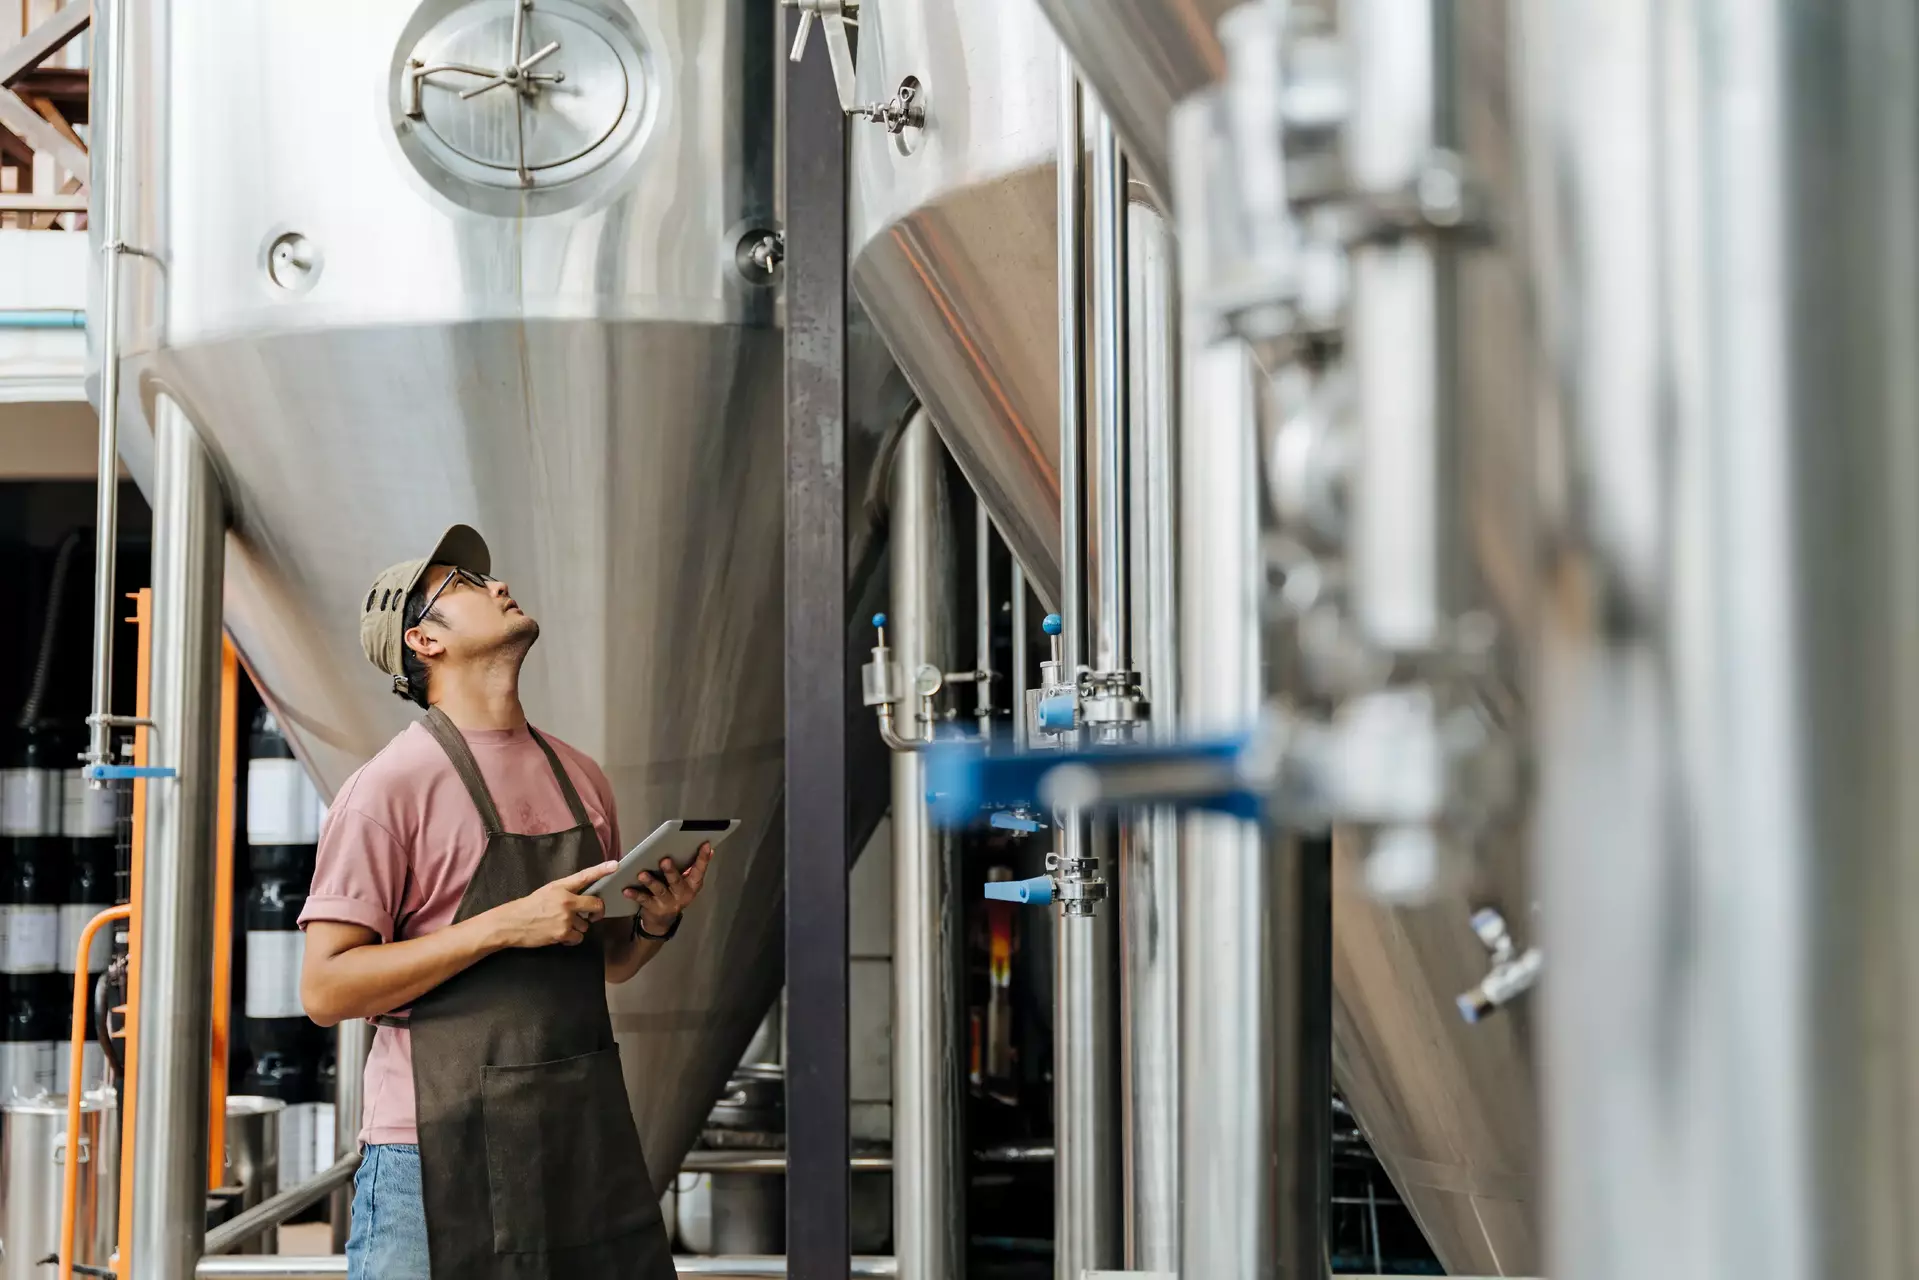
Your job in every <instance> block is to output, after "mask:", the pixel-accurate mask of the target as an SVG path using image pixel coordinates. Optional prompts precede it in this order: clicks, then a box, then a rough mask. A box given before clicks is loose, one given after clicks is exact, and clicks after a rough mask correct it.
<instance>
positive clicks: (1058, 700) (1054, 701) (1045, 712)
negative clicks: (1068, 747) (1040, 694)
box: [1039, 693, 1079, 733]
mask: <svg viewBox="0 0 1919 1280" xmlns="http://www.w3.org/2000/svg"><path fill="white" fill-rule="evenodd" d="M1039 727H1040V732H1042V733H1070V732H1072V731H1073V730H1074V729H1076V728H1078V727H1079V699H1078V698H1077V697H1076V696H1074V695H1073V694H1070V693H1057V694H1054V695H1053V696H1052V697H1050V698H1042V699H1040V704H1039Z"/></svg>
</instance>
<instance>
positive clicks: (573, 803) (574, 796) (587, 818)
mask: <svg viewBox="0 0 1919 1280" xmlns="http://www.w3.org/2000/svg"><path fill="white" fill-rule="evenodd" d="M526 731H527V732H528V733H530V734H532V735H533V741H535V742H537V743H539V744H540V750H542V751H544V752H546V762H547V763H548V764H550V765H552V766H553V777H554V778H555V779H556V780H557V781H558V782H559V784H560V794H561V795H563V796H565V797H566V807H567V808H569V809H571V810H572V811H573V821H574V822H576V823H578V824H579V825H580V826H582V827H585V828H586V829H587V830H588V831H593V818H592V815H591V814H589V813H587V811H586V805H585V804H584V803H582V802H581V800H580V793H579V792H578V791H577V790H576V789H575V788H574V786H573V779H572V778H571V777H569V776H567V772H566V766H565V765H563V764H561V763H560V757H559V755H558V754H556V753H555V752H554V750H553V748H552V746H550V745H549V744H548V743H547V740H546V739H545V738H542V737H541V736H540V731H539V730H538V729H535V728H534V727H533V726H532V725H528V726H527V727H526ZM599 838H600V836H599V832H597V831H593V840H594V843H596V844H597V843H599ZM603 852H604V851H603Z"/></svg>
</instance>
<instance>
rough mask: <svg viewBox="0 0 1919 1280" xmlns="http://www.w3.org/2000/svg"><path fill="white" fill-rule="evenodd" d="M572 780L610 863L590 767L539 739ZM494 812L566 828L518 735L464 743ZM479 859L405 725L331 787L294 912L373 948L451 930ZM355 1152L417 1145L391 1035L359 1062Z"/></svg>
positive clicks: (460, 812) (613, 824)
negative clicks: (306, 883)
mask: <svg viewBox="0 0 1919 1280" xmlns="http://www.w3.org/2000/svg"><path fill="white" fill-rule="evenodd" d="M541 736H543V737H544V738H546V740H547V742H548V743H549V744H550V745H551V746H552V747H553V750H554V752H555V753H557V754H558V755H559V757H560V760H561V762H562V763H563V764H564V765H565V766H566V771H567V774H568V776H569V777H571V778H572V779H573V786H574V789H575V790H577V791H578V792H579V793H580V800H581V802H582V803H584V804H585V805H586V810H587V814H588V815H589V816H590V817H591V818H592V819H593V828H594V830H595V831H597V832H598V833H599V836H600V846H601V848H603V849H606V850H612V851H615V852H611V853H609V854H608V856H609V857H617V856H618V853H617V850H618V849H619V847H620V840H619V836H620V828H619V818H618V816H617V815H616V814H615V812H614V808H613V789H612V788H611V787H609V786H608V785H607V782H606V775H605V774H604V773H601V772H600V767H599V766H598V765H596V764H594V763H593V761H592V760H590V759H588V758H587V757H586V756H585V755H583V754H582V753H580V752H579V751H576V750H574V749H573V748H572V747H569V746H568V745H567V744H566V743H564V742H561V741H560V740H559V739H558V738H555V737H554V736H553V735H552V734H543V735H541ZM466 741H467V745H468V746H469V747H470V748H472V751H473V758H474V759H475V760H476V761H478V762H479V766H480V774H481V776H482V777H484V778H485V779H486V786H487V790H488V791H490V792H492V794H493V804H494V807H495V808H497V809H498V810H499V811H500V821H501V823H502V824H503V825H504V826H505V827H506V829H507V830H508V831H513V832H519V833H521V834H525V835H540V834H544V833H546V832H550V831H565V830H567V829H568V828H570V827H571V826H573V815H572V813H571V812H570V811H569V810H568V809H567V807H566V797H565V796H564V795H562V794H561V792H560V784H559V781H558V779H556V778H555V777H554V776H553V770H552V768H551V767H550V766H549V765H548V764H547V762H546V754H545V753H544V752H542V751H541V750H540V746H539V744H538V743H537V742H535V741H533V736H532V735H531V734H529V733H528V732H527V731H526V730H525V729H497V730H482V731H476V732H472V733H468V734H467V735H466ZM485 851H486V829H485V827H484V826H483V825H482V824H481V822H480V812H479V810H478V809H476V808H475V807H474V805H473V799H472V797H471V796H469V795H467V792H466V787H465V786H464V785H462V783H461V782H460V776H459V774H457V773H455V772H454V771H453V762H452V761H450V760H448V759H447V755H446V751H445V749H443V748H442V747H441V746H440V744H439V743H438V742H437V741H435V740H434V737H433V735H432V734H431V733H429V732H427V729H426V726H425V725H422V724H419V723H415V724H411V725H408V726H407V727H406V729H404V730H403V731H402V732H401V733H400V734H399V736H398V737H396V738H394V739H393V741H392V742H389V743H388V744H387V745H386V749H385V750H383V751H381V752H380V754H379V755H377V756H375V757H373V759H371V760H369V761H367V762H366V764H365V765H364V766H363V767H362V768H361V769H360V771H359V772H358V773H355V774H354V775H353V776H352V777H351V778H348V779H347V781H346V785H345V786H344V787H342V788H340V794H339V795H338V796H337V797H336V798H335V799H334V801H333V805H332V807H331V808H330V809H329V810H328V812H327V818H326V823H325V825H324V826H322V827H321V828H320V847H319V851H318V856H317V859H316V861H315V863H314V870H313V891H312V893H311V894H309V895H308V897H307V901H306V908H305V909H304V910H303V911H301V912H300V924H301V926H302V927H305V926H306V925H307V924H308V923H310V922H312V921H314V920H333V921H338V922H341V923H344V924H357V925H363V926H365V927H366V928H368V929H371V930H373V931H374V932H375V933H377V934H379V935H380V941H381V942H393V941H397V940H402V939H406V938H417V937H419V936H420V935H421V934H425V933H431V932H433V930H435V929H439V928H443V927H445V926H446V925H449V924H451V923H453V916H454V913H455V912H456V911H458V910H459V906H460V899H461V897H462V896H463V895H464V894H465V893H466V886H467V882H468V881H470V880H471V879H472V878H473V872H474V869H475V868H476V867H478V866H479V865H480V855H481V854H482V853H484V852H485ZM365 1107H366V1109H365V1112H364V1116H363V1121H362V1124H361V1127H360V1141H361V1142H407V1143H412V1142H418V1141H419V1136H418V1132H417V1130H416V1129H415V1127H414V1111H413V1046H412V1042H411V1040H410V1038H409V1034H408V1033H407V1032H406V1031H405V1030H402V1029H398V1028H393V1027H380V1028H378V1029H377V1030H376V1031H375V1033H374V1036H373V1049H372V1052H371V1053H370V1054H368V1056H367V1061H366V1103H365Z"/></svg>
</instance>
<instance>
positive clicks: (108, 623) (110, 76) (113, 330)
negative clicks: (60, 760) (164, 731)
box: [87, 0, 127, 786]
mask: <svg viewBox="0 0 1919 1280" xmlns="http://www.w3.org/2000/svg"><path fill="white" fill-rule="evenodd" d="M98 17H99V18H100V19H101V20H104V21H105V23H106V27H107V33H108V38H107V49H106V57H105V59H104V60H103V61H104V65H103V66H102V67H101V69H100V70H101V80H102V82H103V83H102V86H101V87H102V91H103V92H104V93H105V95H106V103H105V106H106V110H105V112H104V113H103V114H104V115H105V117H106V119H105V120H104V121H102V122H101V124H102V126H103V128H104V132H105V135H106V136H105V137H104V138H96V139H95V150H96V152H99V151H104V152H105V154H104V156H102V157H101V158H100V159H98V160H96V161H95V163H94V169H95V173H94V179H93V195H94V209H95V214H94V216H93V217H92V218H90V219H89V222H90V223H95V224H97V225H98V226H99V228H100V255H101V257H100V341H99V347H100V405H99V408H100V448H99V455H98V460H97V465H96V467H95V471H94V478H95V484H96V492H95V494H94V515H93V528H94V549H93V690H92V695H93V704H92V706H93V709H92V713H91V714H90V715H89V716H88V721H87V761H88V763H90V764H96V765H104V764H111V763H112V760H111V758H110V756H111V752H112V745H113V744H112V739H113V725H112V723H111V722H110V720H109V717H110V716H112V714H113V629H114V627H116V626H118V625H119V622H120V618H119V607H118V606H119V603H120V602H119V600H118V599H117V598H116V597H115V594H114V583H113V571H114V560H115V554H116V552H117V551H118V549H119V534H120V255H121V249H122V246H121V244H120V160H121V151H122V146H121V142H122V140H123V139H124V138H125V136H126V134H125V132H124V130H123V128H122V125H123V122H124V117H125V114H126V113H125V110H124V103H125V100H126V83H127V52H126V50H127V31H126V29H127V21H126V17H127V15H126V13H125V12H124V11H123V9H122V6H121V3H120V0H100V3H99V6H98ZM103 142H104V144H105V145H104V147H102V146H101V145H100V144H101V143H103ZM94 785H95V786H100V785H103V784H101V783H95V784H94Z"/></svg>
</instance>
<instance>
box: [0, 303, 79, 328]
mask: <svg viewBox="0 0 1919 1280" xmlns="http://www.w3.org/2000/svg"><path fill="white" fill-rule="evenodd" d="M86 327H87V313H86V312H84V311H75V310H69V309H66V308H60V307H50V308H44V309H41V310H37V311H35V310H0V329H84V328H86Z"/></svg>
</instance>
